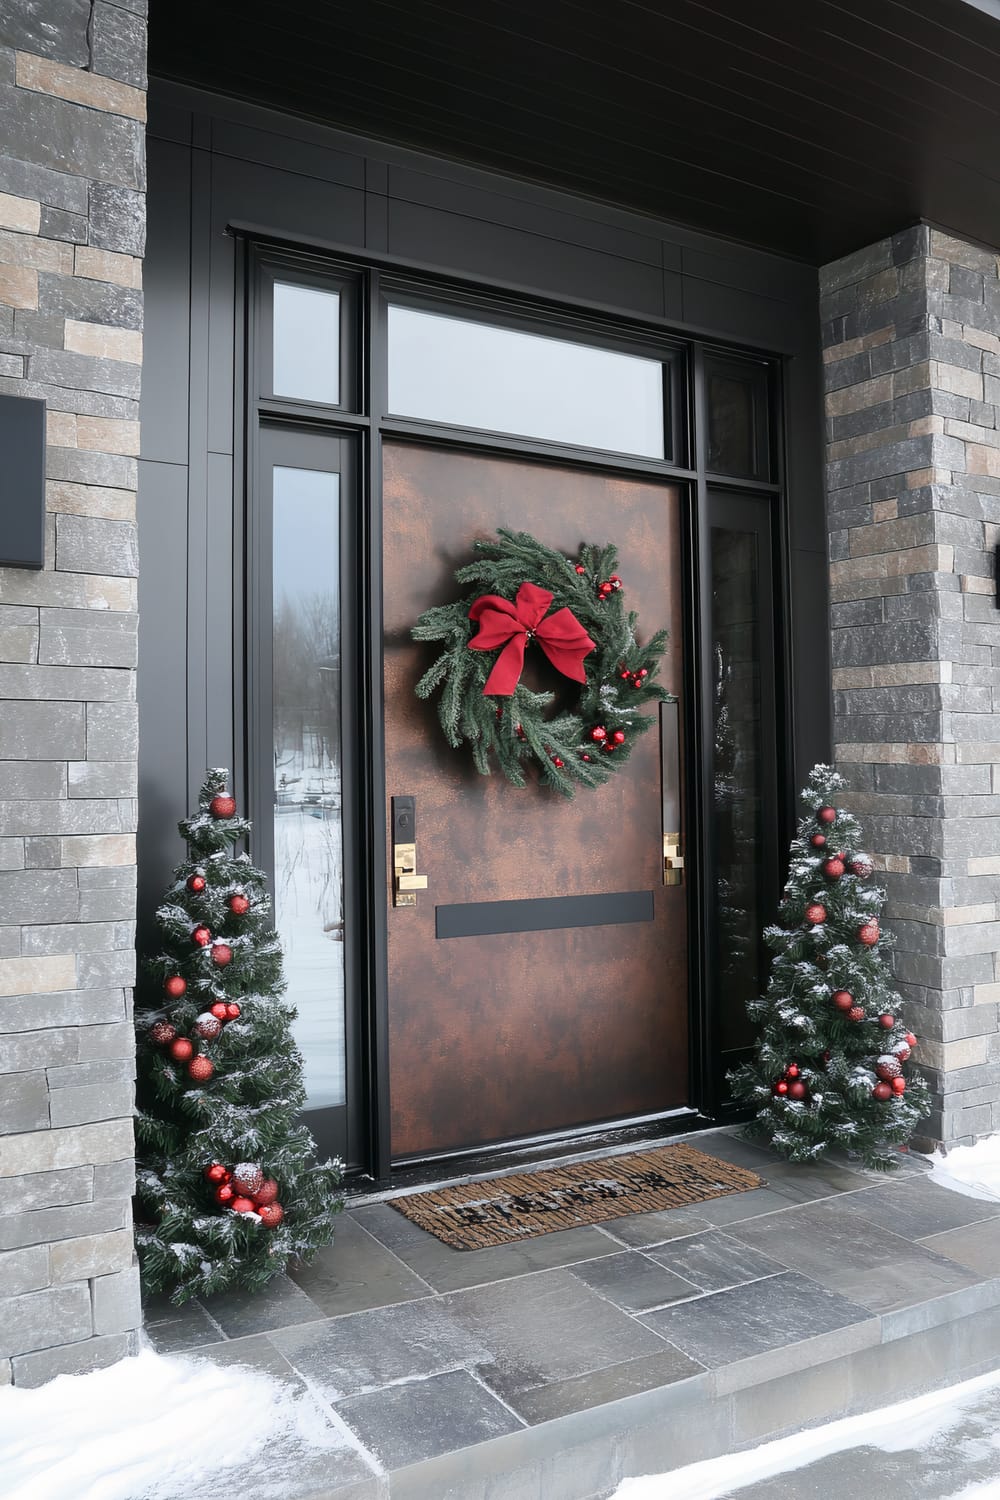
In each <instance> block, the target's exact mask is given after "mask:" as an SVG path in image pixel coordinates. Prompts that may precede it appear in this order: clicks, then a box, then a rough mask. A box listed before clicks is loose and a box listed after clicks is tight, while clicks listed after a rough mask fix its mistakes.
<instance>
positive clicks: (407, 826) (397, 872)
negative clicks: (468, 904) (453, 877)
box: [392, 797, 427, 906]
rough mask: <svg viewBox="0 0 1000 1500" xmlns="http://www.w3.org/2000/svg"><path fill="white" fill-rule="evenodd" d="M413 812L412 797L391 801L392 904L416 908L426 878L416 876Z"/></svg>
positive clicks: (414, 820) (415, 822)
mask: <svg viewBox="0 0 1000 1500" xmlns="http://www.w3.org/2000/svg"><path fill="white" fill-rule="evenodd" d="M416 829H417V810H416V804H415V799H414V798H413V797H393V799H392V872H393V880H392V904H393V906H416V904H417V892H418V891H426V889H427V876H426V875H418V874H417V844H416Z"/></svg>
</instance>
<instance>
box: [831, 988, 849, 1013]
mask: <svg viewBox="0 0 1000 1500" xmlns="http://www.w3.org/2000/svg"><path fill="white" fill-rule="evenodd" d="M833 1003H834V1005H835V1006H836V1007H837V1009H838V1010H850V1008H851V1006H852V1005H853V1004H854V996H853V995H852V994H851V992H850V990H834V992H833Z"/></svg>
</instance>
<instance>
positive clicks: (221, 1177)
mask: <svg viewBox="0 0 1000 1500" xmlns="http://www.w3.org/2000/svg"><path fill="white" fill-rule="evenodd" d="M205 1176H206V1177H207V1178H208V1180H209V1182H228V1181H229V1169H228V1168H227V1167H224V1166H223V1165H222V1163H221V1161H213V1162H212V1164H211V1166H208V1167H206V1168H205Z"/></svg>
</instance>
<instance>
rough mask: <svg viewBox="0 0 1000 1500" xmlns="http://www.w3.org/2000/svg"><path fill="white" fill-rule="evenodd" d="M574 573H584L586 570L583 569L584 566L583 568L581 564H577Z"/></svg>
mask: <svg viewBox="0 0 1000 1500" xmlns="http://www.w3.org/2000/svg"><path fill="white" fill-rule="evenodd" d="M576 571H577V572H578V573H586V571H587V570H586V568H585V567H584V566H583V563H577V565H576Z"/></svg>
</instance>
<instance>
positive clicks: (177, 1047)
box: [170, 1036, 194, 1062]
mask: <svg viewBox="0 0 1000 1500" xmlns="http://www.w3.org/2000/svg"><path fill="white" fill-rule="evenodd" d="M170 1056H171V1057H172V1058H173V1059H174V1061H175V1062H187V1060H188V1058H190V1057H193V1056H194V1043H193V1042H190V1041H189V1040H188V1038H187V1037H186V1036H179V1037H177V1039H176V1040H175V1041H173V1042H171V1043H170Z"/></svg>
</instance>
